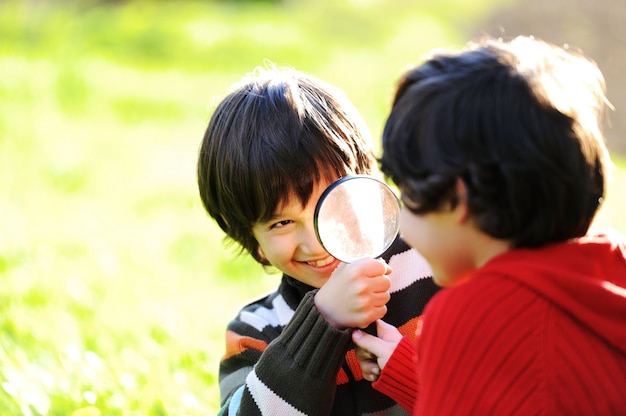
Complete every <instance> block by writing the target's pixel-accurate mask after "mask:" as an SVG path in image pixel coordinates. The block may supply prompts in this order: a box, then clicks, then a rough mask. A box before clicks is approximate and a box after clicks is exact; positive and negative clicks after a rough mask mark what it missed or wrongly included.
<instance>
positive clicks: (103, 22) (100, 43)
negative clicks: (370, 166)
mask: <svg viewBox="0 0 626 416" xmlns="http://www.w3.org/2000/svg"><path fill="white" fill-rule="evenodd" d="M311 3H312V4H313V5H308V4H309V2H302V4H300V3H297V2H285V3H284V6H280V5H272V4H269V3H263V2H251V3H235V2H231V3H224V2H222V3H211V2H206V1H202V2H200V1H199V2H183V1H180V2H170V3H168V2H157V1H152V2H147V1H145V2H141V1H137V2H132V3H128V4H126V3H114V4H109V5H96V3H87V2H84V3H83V4H82V5H78V4H74V3H71V2H63V3H61V4H63V7H61V6H53V4H54V2H15V1H5V2H2V3H0V189H1V190H2V192H1V193H0V277H1V278H2V283H3V290H2V291H1V292H0V409H2V411H1V413H2V414H3V415H5V414H6V415H71V414H75V415H77V416H78V415H82V416H85V415H90V416H91V415H100V414H102V415H201V414H212V413H215V412H216V410H217V408H218V401H219V398H218V396H219V393H218V387H217V363H218V360H219V358H220V356H221V354H222V352H223V332H224V327H225V324H226V322H227V321H228V320H229V319H230V318H231V317H232V316H233V315H234V313H236V311H237V310H238V309H239V307H240V306H241V305H242V303H243V302H245V301H246V300H248V299H250V298H252V297H255V296H258V295H260V294H262V293H264V292H265V291H267V290H269V289H271V288H272V287H274V286H275V284H276V283H277V281H278V276H276V275H266V274H265V273H264V272H263V270H262V269H261V268H260V267H259V266H258V265H256V264H254V263H253V262H252V261H251V260H250V259H249V258H248V257H237V256H236V255H235V253H234V252H233V251H232V250H229V249H227V248H225V247H224V245H223V244H222V241H221V239H222V235H221V233H220V232H219V230H218V229H217V227H216V226H215V225H214V224H213V223H212V222H211V221H209V219H208V218H207V216H206V215H205V213H204V211H203V209H202V207H201V205H200V202H199V199H198V197H197V191H196V185H195V173H194V172H195V170H194V169H195V158H196V154H197V148H198V145H199V143H200V140H201V137H202V134H203V131H204V128H205V126H206V122H207V120H208V116H209V114H210V111H211V108H212V105H213V104H214V103H215V102H216V101H217V100H218V99H219V97H220V95H221V94H223V93H224V92H225V90H226V88H227V87H228V86H229V85H230V84H231V83H232V82H234V81H236V80H238V79H239V78H240V77H241V76H242V75H243V74H245V73H247V72H249V71H251V70H252V69H253V68H254V67H255V66H258V65H263V62H264V60H266V59H267V60H270V61H273V62H275V63H277V64H279V65H290V66H295V67H296V68H298V69H301V70H304V71H306V72H310V73H312V74H314V75H316V76H319V77H320V78H323V79H325V80H327V81H329V82H331V83H333V84H336V85H338V86H340V87H342V88H343V89H345V90H346V92H347V93H348V95H349V96H350V98H351V99H352V100H353V101H354V102H355V104H356V105H357V106H358V107H359V109H360V110H361V111H362V113H363V115H364V116H365V118H366V119H367V121H368V122H369V123H370V127H371V128H372V131H373V133H374V136H375V137H376V136H377V135H378V133H379V132H380V128H381V124H382V121H383V120H384V117H385V114H386V111H387V108H388V102H389V101H388V99H389V93H390V91H391V89H392V87H393V84H394V82H395V79H396V77H397V76H398V75H399V73H400V71H401V70H402V69H403V68H404V67H405V66H406V65H407V64H409V63H413V62H416V61H418V60H419V59H420V56H421V55H422V54H423V53H425V52H426V51H427V50H428V49H430V48H432V47H436V46H458V45H460V44H462V43H463V42H464V41H465V40H466V39H465V38H464V37H463V35H462V34H461V33H460V32H458V31H457V30H456V29H455V28H456V27H457V26H460V25H458V24H459V22H466V21H467V20H471V19H476V20H477V19H480V17H481V14H483V13H485V11H486V9H487V8H488V7H489V3H488V2H487V1H485V2H483V4H482V7H477V6H476V2H467V1H462V0H457V1H446V2H440V1H434V0H432V1H424V2H419V4H420V9H419V11H418V10H417V9H416V6H409V5H408V4H409V3H410V2H404V1H401V0H397V1H387V2H385V10H387V11H386V12H385V13H384V14H382V15H381V13H380V12H379V10H380V7H381V3H380V2H376V1H371V2H362V4H363V5H362V6H361V7H357V6H355V5H354V4H356V3H354V4H351V3H347V2H346V3H342V2H331V1H326V2H311ZM618 162H619V164H620V166H621V169H619V170H618V171H617V172H616V179H617V180H616V182H615V185H614V188H613V192H612V194H611V195H610V196H609V198H608V201H607V207H606V208H605V210H604V213H603V216H602V221H603V223H604V224H612V225H614V226H616V227H618V228H619V229H621V230H622V231H623V230H626V225H625V223H624V221H625V220H624V218H622V216H621V214H620V211H619V209H620V207H622V208H623V207H624V206H626V201H625V200H624V198H625V197H624V196H623V195H622V194H621V193H619V192H615V189H616V188H619V187H620V184H624V183H626V174H625V173H624V172H625V170H624V166H626V165H625V164H624V162H623V160H618Z"/></svg>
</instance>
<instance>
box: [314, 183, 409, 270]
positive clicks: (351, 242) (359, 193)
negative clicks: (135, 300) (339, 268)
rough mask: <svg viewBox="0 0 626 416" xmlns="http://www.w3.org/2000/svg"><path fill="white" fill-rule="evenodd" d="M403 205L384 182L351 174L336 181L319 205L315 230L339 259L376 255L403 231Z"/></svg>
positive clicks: (344, 260)
mask: <svg viewBox="0 0 626 416" xmlns="http://www.w3.org/2000/svg"><path fill="white" fill-rule="evenodd" d="M399 215H400V204H399V202H398V197H397V196H396V194H395V193H394V192H393V190H392V189H391V188H390V187H389V186H388V185H387V184H386V183H384V182H383V181H381V180H378V179H376V178H373V177H371V176H367V175H351V176H346V177H343V178H341V179H339V180H337V181H335V182H333V183H332V184H331V185H330V186H329V187H328V188H326V190H325V191H324V192H323V193H322V196H321V197H320V199H319V201H318V202H317V206H316V207H315V217H314V222H315V232H316V234H317V238H318V240H319V241H320V243H321V244H322V246H323V247H324V249H325V250H326V251H327V252H328V253H330V254H331V255H332V256H333V257H335V258H336V259H338V260H340V261H342V262H344V263H352V262H354V261H355V260H358V259H362V258H365V257H370V258H376V257H379V256H380V255H381V254H383V253H384V252H385V250H387V249H388V248H389V246H391V244H392V243H393V242H394V240H395V239H396V237H397V236H398V232H399V230H400V221H399Z"/></svg>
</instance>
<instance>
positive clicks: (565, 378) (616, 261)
mask: <svg viewBox="0 0 626 416" xmlns="http://www.w3.org/2000/svg"><path fill="white" fill-rule="evenodd" d="M418 336H419V339H418V341H417V348H415V345H414V344H412V343H411V341H409V340H408V339H407V338H405V339H403V340H402V341H401V342H400V344H398V347H397V348H396V350H395V351H394V353H393V355H392V357H391V358H390V360H389V361H388V363H387V365H386V367H385V369H384V371H383V372H382V374H381V377H380V379H379V380H378V381H377V382H376V383H374V387H375V388H376V389H378V390H380V391H381V392H383V393H385V394H387V395H389V396H390V397H392V398H394V399H395V400H396V401H398V402H399V403H400V404H401V405H402V406H403V407H404V408H406V409H407V410H410V411H412V412H413V414H416V415H452V414H454V415H515V414H519V415H530V414H534V415H626V240H625V239H624V237H623V236H621V235H619V234H612V235H608V234H604V235H599V236H588V237H584V238H581V239H576V240H573V241H569V242H566V243H560V244H554V245H550V246H546V247H543V248H540V249H533V250H531V249H518V250H511V251H509V252H506V253H504V254H501V255H499V256H497V257H494V258H493V259H491V260H490V261H489V262H488V263H487V264H485V266H484V267H482V268H480V269H479V270H477V271H476V272H475V274H474V275H473V276H472V277H471V278H470V279H468V280H466V281H465V282H464V283H462V284H459V285H457V286H454V287H450V288H447V289H445V290H443V291H440V292H439V293H438V294H437V295H436V296H435V297H434V298H433V299H431V300H430V302H429V304H428V305H427V307H426V310H425V312H424V315H423V325H422V329H421V333H420V334H419V335H418Z"/></svg>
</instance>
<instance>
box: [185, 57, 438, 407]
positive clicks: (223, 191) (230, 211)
mask: <svg viewBox="0 0 626 416" xmlns="http://www.w3.org/2000/svg"><path fill="white" fill-rule="evenodd" d="M377 172H378V171H377V161H376V158H375V156H374V152H373V146H372V143H371V140H370V137H369V133H368V130H367V128H366V126H365V123H364V121H363V120H362V118H361V116H360V115H359V113H358V112H357V111H356V109H355V108H354V106H353V105H352V104H351V103H350V102H349V101H348V99H347V98H346V97H345V95H344V94H343V93H342V92H341V91H340V90H338V89H336V88H334V87H331V86H330V85H328V84H326V83H323V82H322V81H320V80H318V79H316V78H314V77H311V76H308V75H306V74H303V73H301V72H298V71H295V70H291V69H274V68H273V69H268V70H259V71H257V72H256V73H254V74H251V75H249V76H247V77H245V78H244V79H243V80H242V82H241V83H238V84H237V85H235V86H234V88H233V90H232V91H231V92H230V93H229V94H228V95H227V96H226V97H225V98H224V99H223V100H222V101H221V102H220V103H219V105H218V106H217V108H216V109H215V111H214V113H213V115H212V117H211V120H210V121H209V125H208V127H207V130H206V133H205V136H204V138H203V141H202V145H201V149H200V154H199V158H198V186H199V190H200V196H201V199H202V202H203V204H204V206H205V208H206V209H207V211H208V213H209V215H210V216H211V217H212V218H213V219H214V220H215V221H216V222H217V223H218V224H219V226H220V227H221V228H222V230H223V231H224V232H225V234H226V236H227V238H228V239H229V240H231V241H234V242H236V243H237V244H238V245H239V246H240V247H241V248H242V250H243V251H245V252H247V253H249V254H250V255H251V256H252V257H253V258H254V259H255V260H256V261H257V262H259V263H260V264H262V265H264V266H266V267H274V268H276V269H278V270H279V271H280V272H281V273H282V278H281V280H280V284H279V286H278V288H277V290H276V291H275V292H273V293H271V294H269V295H268V296H266V297H263V298H262V299H259V300H256V301H254V302H252V303H250V304H248V305H246V306H245V307H243V308H242V310H241V311H240V312H239V313H238V315H237V316H236V317H235V318H234V319H233V320H232V321H231V322H230V323H229V325H228V328H227V333H226V353H225V355H224V357H223V359H222V361H221V363H220V372H219V379H220V391H221V403H222V409H221V413H223V414H229V415H230V414H240V415H260V414H266V415H287V414H306V415H342V416H344V415H360V414H377V415H381V416H382V415H403V414H406V412H405V411H404V410H403V409H402V408H401V407H400V406H399V405H398V404H397V403H396V402H395V401H393V400H391V399H389V398H388V397H387V396H385V395H383V394H381V393H378V392H377V391H375V390H374V389H373V388H372V387H371V385H370V383H369V382H367V381H365V380H364V379H363V377H362V374H361V370H360V367H359V364H358V360H357V359H356V357H355V352H354V347H353V345H352V344H351V339H350V334H351V332H352V330H353V328H356V327H360V328H365V327H367V326H368V325H369V324H370V323H372V322H374V321H375V320H376V319H379V318H381V317H383V316H384V317H385V319H386V320H388V321H391V322H393V323H394V325H396V326H398V327H400V329H401V331H402V332H403V333H405V334H406V335H407V336H413V334H414V333H415V328H416V326H417V321H418V317H419V316H420V314H421V313H422V310H423V307H424V305H425V304H426V302H427V301H428V300H429V299H430V297H431V296H432V295H433V294H434V293H435V292H436V291H437V287H436V286H435V285H434V283H433V282H432V279H431V277H430V275H431V272H430V268H429V266H428V264H427V263H426V262H425V261H424V259H423V258H422V257H421V255H419V254H418V253H417V252H416V251H415V250H411V249H410V248H409V247H408V246H407V245H406V244H405V243H404V242H403V241H402V240H401V239H397V240H396V242H395V243H394V244H393V245H392V247H391V248H390V249H389V250H388V251H387V252H386V253H385V254H383V256H382V260H375V259H364V260H359V261H357V262H354V263H352V264H341V263H340V262H339V261H338V260H337V259H335V258H333V257H332V256H331V255H330V254H329V253H327V252H326V250H324V248H323V247H322V245H321V244H320V242H319V241H318V240H317V237H316V234H315V230H314V220H313V216H314V211H315V206H316V204H317V201H318V199H319V197H320V195H321V194H322V192H323V191H324V190H325V189H326V187H327V186H328V185H329V184H331V183H332V182H334V181H335V180H337V179H339V178H340V177H344V176H347V175H351V174H366V175H377ZM409 300H410V301H409Z"/></svg>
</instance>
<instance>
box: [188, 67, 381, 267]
mask: <svg viewBox="0 0 626 416" xmlns="http://www.w3.org/2000/svg"><path fill="white" fill-rule="evenodd" d="M376 170H377V161H376V157H375V154H374V151H373V146H372V143H371V138H370V135H369V130H368V129H367V127H366V124H365V122H364V120H363V119H362V117H361V116H360V114H359V113H358V111H357V110H356V108H355V107H354V106H353V105H352V103H351V102H350V101H349V100H348V99H347V97H346V96H345V94H344V93H343V91H341V90H339V89H338V88H335V87H333V86H331V85H329V84H326V83H324V82H322V81H321V80H319V79H317V78H315V77H312V76H310V75H307V74H304V73H302V72H299V71H296V70H294V69H292V68H277V67H271V68H258V69H257V70H256V71H255V72H253V73H251V74H249V75H248V76H246V77H245V78H244V79H243V80H242V81H241V82H240V83H238V84H236V85H235V86H234V89H233V90H232V91H231V92H230V93H229V94H228V95H227V96H226V97H225V98H224V99H223V100H222V101H221V102H220V103H219V104H218V105H217V107H216V108H215V111H214V112H213V114H212V116H211V119H210V121H209V124H208V127H207V129H206V132H205V134H204V138H203V140H202V144H201V148H200V152H199V157H198V165H197V175H198V188H199V191H200V197H201V199H202V203H203V204H204V207H205V208H206V210H207V212H208V213H209V215H210V216H211V217H213V218H214V219H215V221H216V222H217V224H218V225H219V226H220V228H221V229H222V230H223V231H224V232H225V233H226V240H227V241H231V242H233V241H234V242H237V243H239V244H240V245H241V248H243V249H244V250H246V251H248V252H249V253H250V254H251V255H252V256H253V257H254V258H255V259H256V260H257V261H258V262H260V263H262V264H267V263H266V260H264V259H262V258H261V256H259V252H258V243H257V241H256V239H255V238H254V236H253V233H252V227H253V225H254V224H255V223H256V222H259V221H267V220H268V219H269V218H271V216H272V214H274V213H275V210H276V208H277V207H278V206H279V205H280V204H282V203H283V202H285V200H286V199H287V198H290V197H292V196H295V197H297V198H299V199H300V201H301V202H302V204H303V205H305V204H306V203H307V202H308V200H309V198H310V196H311V194H312V192H313V188H314V186H315V184H317V183H318V182H320V180H327V181H332V180H334V179H336V178H338V177H342V176H346V175H348V174H370V173H372V172H374V171H376Z"/></svg>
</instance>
